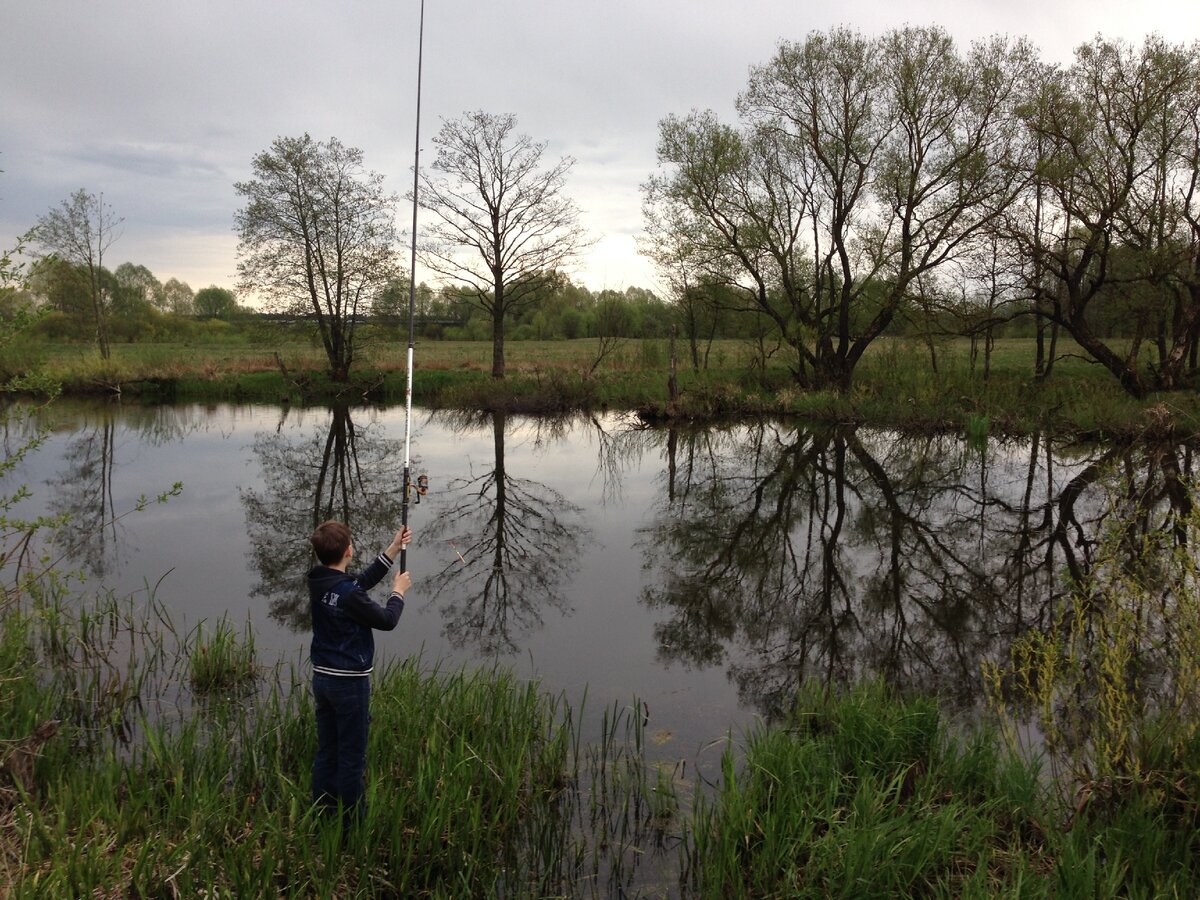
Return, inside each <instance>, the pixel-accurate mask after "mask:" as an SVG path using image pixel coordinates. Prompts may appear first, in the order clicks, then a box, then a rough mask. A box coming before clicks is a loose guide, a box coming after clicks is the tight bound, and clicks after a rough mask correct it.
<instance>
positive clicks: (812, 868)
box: [685, 685, 1047, 897]
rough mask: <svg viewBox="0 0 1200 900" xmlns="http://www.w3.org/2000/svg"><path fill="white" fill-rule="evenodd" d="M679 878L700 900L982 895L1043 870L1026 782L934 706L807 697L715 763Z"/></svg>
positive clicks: (873, 697)
mask: <svg viewBox="0 0 1200 900" xmlns="http://www.w3.org/2000/svg"><path fill="white" fill-rule="evenodd" d="M723 769H724V771H723V780H722V783H721V785H720V787H719V790H718V792H717V795H716V796H715V798H714V799H713V800H711V801H704V800H702V801H701V802H700V803H699V804H698V809H697V814H696V822H695V829H696V830H695V836H694V840H693V843H692V845H691V848H690V852H689V854H688V857H687V860H686V870H685V874H686V876H687V883H688V885H689V887H690V890H691V892H692V893H694V894H695V895H696V896H700V897H909V896H922V897H928V896H942V897H963V896H976V897H989V896H995V895H996V894H999V893H1005V892H1009V891H1017V890H1018V889H1019V888H1020V887H1021V886H1022V885H1023V884H1025V883H1026V882H1027V881H1028V880H1037V874H1038V872H1039V871H1040V870H1042V869H1043V868H1044V867H1045V866H1046V865H1047V848H1046V845H1045V841H1044V838H1043V836H1042V834H1041V829H1040V826H1038V824H1037V822H1036V819H1035V818H1034V816H1035V814H1036V810H1037V809H1038V803H1039V800H1038V790H1037V780H1036V777H1035V774H1034V773H1033V772H1032V771H1031V770H1030V769H1028V768H1026V767H1024V766H1022V765H1021V764H1020V763H1019V762H1016V761H1015V759H1012V758H1010V759H1003V758H1002V757H1001V755H1000V754H999V752H998V745H997V743H996V742H995V741H993V740H991V739H990V737H989V735H988V734H987V733H986V732H978V733H976V734H974V735H972V736H968V737H966V738H959V739H952V738H951V737H950V736H949V731H948V729H947V728H946V727H945V725H944V724H943V723H942V722H941V721H940V718H939V714H938V711H937V707H936V705H935V704H934V702H933V701H931V700H912V701H902V700H900V699H898V698H896V697H893V696H891V695H890V694H889V692H888V691H887V690H886V689H885V688H883V687H882V686H880V685H864V686H861V687H859V688H858V689H856V690H854V691H852V692H851V693H849V694H848V695H846V696H843V697H839V698H831V697H827V696H825V695H823V694H821V693H820V692H817V691H808V692H806V693H805V694H804V695H803V696H801V697H800V698H799V700H798V703H797V706H796V710H795V712H794V714H793V715H792V717H791V718H790V720H789V721H788V722H787V723H786V724H785V725H784V726H783V727H777V728H769V729H767V728H763V729H759V730H758V731H756V732H754V733H752V734H751V735H750V736H749V738H748V744H747V748H746V758H745V762H744V764H742V765H741V766H740V767H739V766H737V765H736V764H735V757H734V754H733V753H732V751H728V752H727V753H726V755H725V759H724V764H723Z"/></svg>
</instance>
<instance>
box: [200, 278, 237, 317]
mask: <svg viewBox="0 0 1200 900" xmlns="http://www.w3.org/2000/svg"><path fill="white" fill-rule="evenodd" d="M237 308H238V305H237V295H236V294H234V292H233V291H231V290H229V288H223V287H217V286H216V285H215V284H211V285H209V286H208V287H206V288H200V290H198V291H196V296H195V297H193V298H192V309H193V310H194V311H195V314H196V315H198V316H205V317H208V318H212V319H228V318H230V317H231V316H233V314H234V313H236V312H237Z"/></svg>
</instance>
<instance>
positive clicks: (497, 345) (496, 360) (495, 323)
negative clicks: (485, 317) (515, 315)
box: [492, 304, 504, 378]
mask: <svg viewBox="0 0 1200 900" xmlns="http://www.w3.org/2000/svg"><path fill="white" fill-rule="evenodd" d="M492 377H493V378H503V377H504V313H503V312H502V311H501V309H500V306H499V304H497V305H496V309H495V310H493V312H492Z"/></svg>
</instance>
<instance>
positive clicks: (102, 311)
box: [30, 188, 124, 359]
mask: <svg viewBox="0 0 1200 900" xmlns="http://www.w3.org/2000/svg"><path fill="white" fill-rule="evenodd" d="M123 221H124V219H121V218H118V217H117V215H116V214H115V213H114V212H113V209H112V207H111V206H109V205H108V204H106V203H105V202H104V195H103V194H101V195H99V196H96V195H95V194H89V193H88V192H87V191H86V190H84V189H83V188H80V189H79V190H77V191H76V192H75V193H74V194H72V195H71V197H70V199H69V200H64V201H63V202H62V204H61V205H60V206H59V208H58V209H52V210H50V212H48V213H46V214H45V215H44V216H42V217H41V218H39V219H38V223H37V225H35V226H34V227H33V229H32V230H31V232H30V238H31V239H32V241H33V242H34V243H36V244H38V245H40V246H41V247H42V248H43V251H44V252H43V254H42V255H53V256H57V257H59V258H61V259H63V260H65V261H66V262H69V263H71V264H72V265H75V266H78V267H80V268H81V269H83V270H84V272H85V273H86V275H87V278H88V296H89V298H90V300H91V306H92V315H93V318H94V321H95V327H96V346H97V347H98V348H99V349H100V355H101V356H102V357H103V358H104V359H108V358H109V356H110V350H109V340H108V317H109V314H110V313H111V311H112V292H111V291H110V290H108V289H107V287H106V286H105V284H104V278H103V275H104V274H105V273H104V254H105V253H106V252H107V251H108V248H109V247H110V246H112V243H113V241H115V240H116V239H117V238H119V237H120V236H121V234H120V231H119V230H118V229H119V228H120V225H121V223H122V222H123Z"/></svg>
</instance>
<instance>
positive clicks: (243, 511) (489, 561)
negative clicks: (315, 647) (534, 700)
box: [5, 402, 1193, 764]
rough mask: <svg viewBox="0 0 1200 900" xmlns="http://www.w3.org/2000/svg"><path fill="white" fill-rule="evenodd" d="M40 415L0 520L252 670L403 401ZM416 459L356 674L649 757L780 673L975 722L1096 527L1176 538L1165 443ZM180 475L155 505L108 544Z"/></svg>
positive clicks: (520, 433) (853, 439)
mask: <svg viewBox="0 0 1200 900" xmlns="http://www.w3.org/2000/svg"><path fill="white" fill-rule="evenodd" d="M45 415H47V416H49V418H47V419H46V421H47V423H49V424H50V425H51V427H52V432H51V434H50V437H49V439H48V441H47V442H46V444H45V445H44V446H43V447H42V448H41V449H40V450H39V451H38V452H37V453H35V454H33V455H31V456H30V457H28V458H27V459H26V460H25V461H24V462H23V463H21V465H20V466H18V468H17V469H16V470H15V471H14V472H12V473H11V474H10V476H9V477H8V478H7V479H6V484H5V487H7V488H8V489H10V490H11V488H12V487H13V486H14V485H16V484H22V483H24V484H28V485H29V486H30V487H31V488H32V489H33V492H34V494H33V497H32V498H30V499H29V500H28V501H25V502H23V503H22V504H21V506H20V508H19V509H18V510H17V512H19V513H24V514H26V515H32V514H34V513H39V512H70V513H72V514H73V515H74V517H75V518H74V521H75V523H76V524H75V525H74V527H73V529H72V531H71V532H70V534H71V536H72V538H71V539H75V538H77V539H79V541H80V544H79V545H78V546H77V547H74V548H71V550H70V555H69V557H68V564H69V565H71V566H75V567H79V568H81V569H83V570H84V571H85V572H86V573H87V578H88V584H89V587H90V588H93V589H95V590H101V589H111V590H114V591H116V592H118V593H120V594H128V593H135V592H145V591H146V590H147V589H148V587H149V586H151V585H153V586H154V590H155V591H156V594H157V596H158V597H159V599H160V600H162V601H163V602H164V603H166V604H167V605H168V606H169V607H170V608H171V609H172V610H173V611H174V615H175V616H176V620H177V622H179V623H181V624H183V625H184V626H185V627H191V626H192V625H194V624H195V623H197V622H198V621H200V620H202V619H213V618H216V617H220V616H222V615H228V616H230V617H231V618H232V619H233V620H234V621H235V622H238V623H240V622H242V621H245V620H246V619H248V620H249V621H250V622H252V623H253V626H254V630H255V634H256V641H257V644H258V646H259V648H260V651H261V653H262V654H263V655H264V656H268V657H283V658H285V659H294V660H297V661H303V660H305V659H306V656H307V635H306V625H307V621H306V594H305V590H304V586H303V578H302V576H303V573H304V571H305V570H306V568H307V566H308V546H307V535H308V534H309V533H310V531H311V529H312V527H313V525H314V523H315V522H318V521H321V520H323V519H325V518H330V517H337V518H343V519H346V520H348V521H349V522H350V524H351V526H352V528H353V529H354V531H355V532H356V535H357V539H356V541H355V545H356V547H357V548H358V549H359V551H360V554H361V555H362V556H363V557H370V556H373V555H374V553H375V552H376V551H377V550H378V548H379V547H381V546H382V545H384V544H385V543H386V542H387V541H388V539H389V538H390V536H391V534H392V533H393V532H394V530H395V528H396V527H397V525H398V523H399V521H400V503H401V484H402V467H403V436H404V411H403V409H402V408H398V409H374V408H351V409H345V408H343V409H337V410H326V409H306V410H300V409H289V408H286V407H284V408H281V407H270V406H233V405H214V406H199V405H194V406H176V407H151V408H142V407H131V406H128V405H126V406H121V405H113V404H103V403H97V404H76V403H65V402H64V403H61V404H58V405H56V406H55V407H54V408H53V410H52V411H51V412H50V413H47V414H45ZM16 428H17V426H16V425H11V424H10V429H16ZM19 437H20V435H19V434H18V433H15V431H13V432H10V433H9V434H8V435H7V436H6V440H7V442H8V445H9V446H14V445H15V443H16V442H17V441H18V440H19ZM412 446H413V458H414V465H413V471H414V475H416V474H424V475H427V476H428V478H429V490H428V493H427V494H425V495H424V496H423V497H421V499H420V503H419V504H414V505H413V506H411V507H410V515H409V519H410V523H411V524H412V526H413V528H414V531H415V532H416V543H415V544H414V545H413V547H411V548H410V550H409V559H408V563H409V568H410V569H411V570H412V571H413V573H414V578H415V582H416V585H415V587H414V589H413V591H412V593H411V595H410V599H409V604H408V607H407V609H406V611H405V614H404V617H403V619H402V620H401V623H400V627H399V628H398V630H397V631H395V632H393V633H390V634H383V635H380V636H379V637H378V639H377V646H378V649H379V654H380V656H381V657H382V658H383V659H388V658H399V657H404V656H407V655H410V654H420V655H421V656H422V658H423V659H424V660H425V661H426V662H427V664H428V665H430V666H432V665H433V664H435V663H440V664H441V665H442V666H443V667H446V666H449V667H458V666H460V665H471V666H474V665H480V664H491V663H492V662H493V661H499V662H501V663H503V664H504V665H507V666H509V667H511V668H512V669H514V670H515V671H517V672H518V673H520V674H521V675H523V676H525V677H536V678H538V679H540V680H541V682H542V683H543V684H544V686H545V687H546V688H547V689H550V690H556V691H557V690H563V691H566V692H567V694H568V695H569V696H571V697H572V698H575V699H578V698H579V697H580V696H581V695H582V693H583V691H584V689H585V687H586V688H587V691H588V701H587V704H588V706H587V708H588V709H591V710H593V711H598V710H599V709H600V708H601V707H602V706H609V705H611V704H613V703H629V702H631V701H632V700H633V699H634V698H639V699H641V700H643V701H644V702H646V703H647V704H648V707H649V712H650V717H649V731H650V735H651V738H652V741H653V745H654V748H655V751H654V752H655V753H656V754H658V755H661V756H664V757H671V756H675V757H681V758H683V757H686V758H696V756H697V754H698V753H699V755H701V756H703V755H704V754H705V753H709V752H710V751H708V750H704V751H701V748H703V747H707V746H708V745H709V744H710V742H713V741H715V740H718V739H720V738H721V737H722V736H723V735H724V734H726V733H727V732H729V731H731V730H732V731H733V732H735V733H736V732H738V731H740V730H741V729H742V728H743V727H744V726H746V725H748V724H749V723H751V722H752V721H754V720H756V719H757V718H761V717H764V716H770V715H772V714H774V713H775V712H776V711H778V710H779V709H781V708H783V707H784V706H785V705H786V702H787V698H788V697H789V696H790V695H791V694H792V693H793V692H794V690H795V688H796V687H797V685H798V684H799V683H800V682H801V681H802V680H805V679H814V678H815V679H821V680H822V681H838V682H840V681H845V680H848V679H852V678H855V677H857V676H859V675H861V674H864V673H873V674H880V675H882V676H883V677H886V678H888V679H890V680H892V681H893V682H896V683H899V684H902V685H904V686H907V687H913V688H918V689H922V690H928V691H935V692H937V693H938V694H940V695H941V696H943V697H944V698H945V702H946V703H947V705H948V706H950V707H951V708H956V709H967V710H969V709H972V708H974V707H976V706H978V704H979V702H980V686H979V677H978V673H979V664H980V662H981V660H982V659H984V658H986V657H997V656H999V655H1002V654H1004V653H1005V652H1006V650H1007V647H1008V644H1009V642H1010V641H1011V639H1012V637H1013V636H1014V635H1016V634H1019V633H1020V632H1022V631H1023V630H1025V629H1027V628H1031V627H1034V628H1036V627H1041V626H1043V625H1045V624H1046V622H1047V621H1048V617H1049V615H1050V612H1051V610H1052V609H1053V606H1054V604H1055V603H1056V602H1058V600H1059V599H1060V598H1061V596H1062V594H1063V592H1064V590H1065V584H1066V578H1067V576H1068V575H1069V574H1074V575H1078V574H1080V573H1082V572H1085V571H1086V569H1087V567H1088V565H1089V564H1090V560H1091V556H1092V553H1093V552H1094V550H1095V543H1096V541H1097V539H1098V537H1099V536H1100V534H1101V532H1102V530H1103V529H1104V528H1105V527H1106V526H1107V524H1108V523H1110V522H1112V521H1114V517H1118V516H1119V517H1121V521H1122V522H1123V523H1124V526H1125V527H1126V528H1128V529H1131V530H1143V531H1147V530H1156V529H1162V528H1170V527H1172V525H1173V522H1174V521H1175V520H1176V517H1177V516H1178V515H1179V514H1180V513H1181V512H1184V511H1186V510H1187V509H1188V508H1189V506H1190V501H1189V500H1188V497H1187V495H1186V492H1185V491H1184V490H1183V489H1182V487H1181V484H1182V482H1181V478H1180V476H1181V475H1187V474H1189V473H1190V472H1191V471H1192V469H1193V453H1192V450H1191V449H1190V448H1188V447H1184V446H1165V447H1156V448H1142V449H1134V450H1121V449H1117V448H1111V447H1094V448H1082V449H1081V448H1069V447H1064V446H1060V445H1056V444H1055V443H1054V442H1051V441H1048V440H1046V439H1044V438H1041V437H1035V438H1031V439H1024V440H1021V441H1014V442H992V443H990V444H988V445H987V446H979V447H974V448H972V447H969V446H967V444H966V443H965V442H964V441H962V440H960V439H957V438H954V437H920V438H911V437H905V436H903V435H900V434H896V433H890V432H878V431H868V430H864V429H858V430H857V431H842V432H838V431H818V432H814V431H809V430H805V429H804V428H801V427H798V426H796V425H794V424H787V423H779V422H771V423H755V424H749V425H737V426H729V427H724V428H709V429H704V430H675V429H660V428H645V427H643V426H642V425H641V424H640V423H638V422H637V421H636V420H632V419H629V418H625V417H621V416H616V415H606V416H597V417H579V418H572V419H567V420H550V419H537V418H529V417H517V416H509V417H500V416H491V415H486V414H478V415H462V414H452V415H447V414H444V413H437V414H434V413H428V412H421V411H417V412H415V413H414V418H413V444H412ZM176 481H181V482H182V483H183V489H182V493H181V494H180V496H178V497H175V498H172V499H170V500H169V501H168V502H166V503H164V504H158V503H153V502H152V503H151V504H150V505H148V506H147V507H146V508H145V509H144V510H142V511H140V512H136V513H133V514H131V515H128V516H125V517H123V518H121V519H120V520H119V521H118V522H117V523H116V524H115V525H107V526H106V525H104V524H103V523H104V522H106V521H107V520H108V519H109V518H110V517H111V515H112V513H113V512H114V511H115V512H117V513H121V512H124V511H126V510H128V509H130V508H131V507H133V506H134V505H135V504H136V503H137V500H138V498H139V497H140V496H142V495H145V496H148V497H151V498H153V497H154V496H156V495H157V494H159V493H160V492H162V491H165V490H167V489H169V488H170V487H171V485H172V484H173V483H174V482H176ZM60 549H66V548H65V545H64V546H63V547H61V548H60ZM376 593H377V594H378V595H379V596H380V597H382V596H383V595H384V594H385V593H386V589H385V588H384V587H383V586H381V588H379V589H377V591H376ZM711 752H712V753H714V754H715V750H713V751H711ZM702 764H703V763H702Z"/></svg>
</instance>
